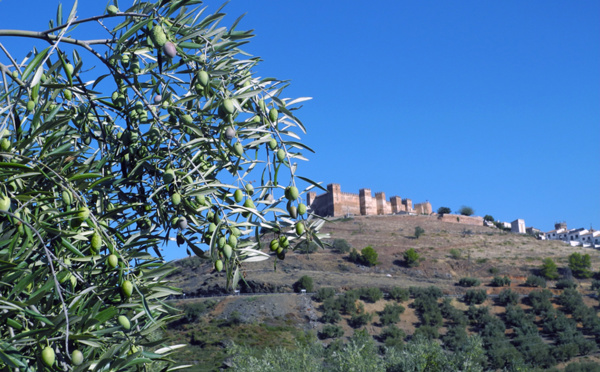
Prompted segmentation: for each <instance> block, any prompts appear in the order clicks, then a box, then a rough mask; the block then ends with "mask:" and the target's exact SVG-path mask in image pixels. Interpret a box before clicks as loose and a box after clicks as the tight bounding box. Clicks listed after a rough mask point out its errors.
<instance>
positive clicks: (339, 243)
mask: <svg viewBox="0 0 600 372" xmlns="http://www.w3.org/2000/svg"><path fill="white" fill-rule="evenodd" d="M331 249H333V250H334V251H336V252H339V253H348V252H350V250H351V249H352V246H351V245H350V244H349V243H348V242H347V241H346V240H345V239H335V240H334V241H333V242H332V243H331Z"/></svg>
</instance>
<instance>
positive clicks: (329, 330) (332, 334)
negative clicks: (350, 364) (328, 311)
mask: <svg viewBox="0 0 600 372" xmlns="http://www.w3.org/2000/svg"><path fill="white" fill-rule="evenodd" d="M343 335H344V330H343V329H342V327H340V326H337V325H333V324H327V325H325V326H323V329H322V330H321V332H319V338H320V339H321V340H323V339H326V338H338V337H342V336H343Z"/></svg>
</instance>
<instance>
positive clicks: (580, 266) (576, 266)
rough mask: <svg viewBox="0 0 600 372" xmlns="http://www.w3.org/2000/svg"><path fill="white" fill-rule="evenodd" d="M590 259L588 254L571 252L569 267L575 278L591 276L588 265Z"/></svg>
mask: <svg viewBox="0 0 600 372" xmlns="http://www.w3.org/2000/svg"><path fill="white" fill-rule="evenodd" d="M591 265H592V261H591V258H590V255H589V254H584V255H582V254H580V253H578V252H575V253H572V254H571V255H570V256H569V268H570V269H571V271H572V272H573V275H574V276H575V277H576V278H589V277H591V276H592V272H591V271H590V266H591Z"/></svg>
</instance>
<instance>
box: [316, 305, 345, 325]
mask: <svg viewBox="0 0 600 372" xmlns="http://www.w3.org/2000/svg"><path fill="white" fill-rule="evenodd" d="M320 320H321V322H322V323H331V324H335V323H337V322H339V321H340V320H342V316H341V315H340V312H339V311H338V310H337V309H334V308H328V309H326V310H325V311H323V315H322V316H321V319H320Z"/></svg>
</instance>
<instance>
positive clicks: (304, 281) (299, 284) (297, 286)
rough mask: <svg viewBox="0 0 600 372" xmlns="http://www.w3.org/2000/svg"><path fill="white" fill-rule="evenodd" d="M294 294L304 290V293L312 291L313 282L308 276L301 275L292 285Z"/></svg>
mask: <svg viewBox="0 0 600 372" xmlns="http://www.w3.org/2000/svg"><path fill="white" fill-rule="evenodd" d="M293 287H294V292H296V293H300V291H301V290H302V289H305V290H306V292H312V291H313V289H314V288H313V280H312V278H311V277H310V276H308V275H303V276H302V277H301V278H300V279H298V281H296V282H295V283H294V286H293Z"/></svg>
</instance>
